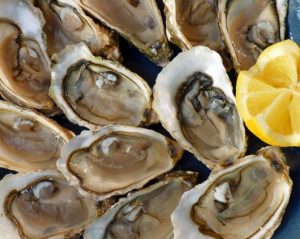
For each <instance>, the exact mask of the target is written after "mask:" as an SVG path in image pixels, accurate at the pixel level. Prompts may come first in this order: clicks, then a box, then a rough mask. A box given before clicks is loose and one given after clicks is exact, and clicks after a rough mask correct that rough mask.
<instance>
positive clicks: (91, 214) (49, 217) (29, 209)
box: [0, 171, 97, 239]
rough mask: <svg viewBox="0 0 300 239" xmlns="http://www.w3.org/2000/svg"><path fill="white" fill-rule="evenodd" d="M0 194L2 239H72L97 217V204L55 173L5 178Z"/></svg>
mask: <svg viewBox="0 0 300 239" xmlns="http://www.w3.org/2000/svg"><path fill="white" fill-rule="evenodd" d="M0 191H1V195H0V206H1V208H0V238H1V239H25V238H26V239H37V238H48V239H54V238H55V239H64V238H73V237H74V236H75V235H77V234H78V233H80V232H81V231H82V230H83V229H84V227H85V226H86V225H87V224H89V223H91V222H92V221H93V220H94V219H95V218H96V217H97V209H96V203H95V202H94V201H92V200H90V199H86V198H83V197H82V196H80V195H79V194H78V192H77V190H76V189H75V188H73V187H71V186H70V185H69V184H68V182H67V181H66V180H65V179H64V177H63V176H61V175H60V174H58V173H57V172H55V171H43V172H38V173H29V174H16V175H7V176H6V177H5V178H4V179H3V180H2V181H1V182H0Z"/></svg>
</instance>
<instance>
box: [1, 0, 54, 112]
mask: <svg viewBox="0 0 300 239" xmlns="http://www.w3.org/2000/svg"><path fill="white" fill-rule="evenodd" d="M0 9H1V11H0V32H1V33H0V66H1V67H0V93H1V95H2V96H3V97H4V98H5V99H7V100H9V101H12V102H14V103H16V104H19V105H21V106H25V107H29V108H35V109H38V110H42V111H44V112H46V113H52V112H53V111H56V110H57V109H54V102H53V101H52V100H51V98H50V97H49V96H48V91H49V87H50V81H51V69H50V61H49V58H48V56H47V53H46V44H45V41H44V39H43V32H42V28H43V25H44V18H43V16H42V14H41V12H40V11H39V10H38V9H37V8H34V7H33V6H32V4H31V3H30V1H26V0H3V1H0Z"/></svg>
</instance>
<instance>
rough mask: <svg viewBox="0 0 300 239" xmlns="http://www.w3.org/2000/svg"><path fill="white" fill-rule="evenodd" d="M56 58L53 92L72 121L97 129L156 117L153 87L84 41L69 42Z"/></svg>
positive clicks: (147, 122) (146, 121)
mask: <svg viewBox="0 0 300 239" xmlns="http://www.w3.org/2000/svg"><path fill="white" fill-rule="evenodd" d="M53 60H54V65H53V70H52V84H51V89H50V95H51V97H52V98H53V99H54V101H55V102H56V104H57V105H58V106H59V107H60V108H61V109H62V110H63V112H64V113H65V114H66V116H67V117H68V119H69V120H70V121H72V122H73V123H75V124H79V125H81V126H85V127H87V128H89V129H92V130H96V129H100V128H101V127H102V126H103V125H108V124H125V125H132V126H139V125H144V124H150V123H152V121H153V120H154V121H155V120H156V119H155V117H153V116H154V114H153V112H152V97H151V94H152V91H151V89H150V87H149V86H148V85H147V83H146V82H145V81H144V80H143V79H142V78H140V77H139V76H138V75H136V74H134V73H133V72H131V71H129V70H127V69H126V68H125V67H123V66H121V65H120V64H119V63H117V62H112V61H108V60H104V59H102V58H100V57H94V56H93V55H92V54H91V53H90V51H89V49H88V47H87V46H86V45H84V43H80V44H78V45H74V46H68V47H67V48H66V49H65V50H64V51H62V52H61V53H60V54H58V55H55V56H54V57H53Z"/></svg>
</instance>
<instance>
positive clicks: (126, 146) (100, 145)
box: [57, 125, 182, 200]
mask: <svg viewBox="0 0 300 239" xmlns="http://www.w3.org/2000/svg"><path fill="white" fill-rule="evenodd" d="M181 156H182V150H181V148H180V147H179V145H178V144H177V143H176V142H175V141H172V140H170V139H168V138H166V137H164V136H163V135H161V134H159V133H157V132H155V131H152V130H148V129H143V128H136V127H129V126H117V125H116V126H106V127H103V128H102V129H101V130H100V131H98V132H92V131H84V132H83V133H81V135H79V136H77V137H75V138H73V139H72V140H71V141H70V142H69V143H68V144H66V145H65V146H64V147H63V149H62V157H61V158H60V159H59V160H58V161H57V167H58V169H59V170H60V171H61V172H62V173H63V174H64V176H65V177H66V178H67V179H68V181H69V183H70V184H71V185H74V186H76V187H77V188H78V189H79V192H80V193H81V194H82V195H84V196H89V197H92V198H93V199H95V200H103V199H106V198H109V197H111V196H114V195H122V194H125V193H127V192H129V191H131V190H133V189H137V188H141V187H143V186H144V185H145V184H146V183H147V182H149V181H150V180H151V179H153V178H155V177H157V176H159V175H161V174H164V173H166V172H168V171H170V170H171V169H172V168H173V167H174V166H175V164H176V162H177V161H178V160H179V159H180V158H181Z"/></svg>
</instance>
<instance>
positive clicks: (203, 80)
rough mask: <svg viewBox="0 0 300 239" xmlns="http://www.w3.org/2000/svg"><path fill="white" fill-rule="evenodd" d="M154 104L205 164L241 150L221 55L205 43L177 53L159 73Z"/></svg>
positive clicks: (241, 134) (229, 159)
mask: <svg viewBox="0 0 300 239" xmlns="http://www.w3.org/2000/svg"><path fill="white" fill-rule="evenodd" d="M153 107H154V109H155V111H156V112H157V114H158V116H159V118H160V120H161V122H162V125H163V126H164V127H165V128H166V129H167V130H168V131H169V133H170V134H171V135H172V136H173V137H174V138H175V139H176V140H177V141H178V142H179V144H180V145H181V146H182V147H183V148H184V149H186V150H189V151H190V152H192V153H194V154H195V155H196V157H197V158H198V159H199V160H201V161H203V162H204V163H205V164H206V165H207V166H208V167H210V168H214V167H216V166H227V165H230V164H232V163H233V162H234V160H235V159H237V158H239V157H240V156H241V155H242V154H243V153H244V151H245V148H246V142H245V141H246V140H245V129H244V126H243V122H242V120H241V118H240V116H239V114H238V112H237V109H236V105H235V98H234V95H233V93H232V86H231V83H230V81H229V78H228V76H227V74H226V70H225V68H224V66H223V64H222V59H221V57H220V56H219V54H218V53H217V52H215V51H213V50H210V49H209V48H207V47H204V46H198V47H195V48H193V49H191V50H189V51H186V52H182V53H180V54H179V55H178V56H177V57H175V58H174V59H173V60H172V62H171V63H169V64H168V65H167V66H166V67H165V68H164V69H163V70H162V71H161V73H160V74H159V75H158V77H157V79H156V84H155V86H154V102H153Z"/></svg>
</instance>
